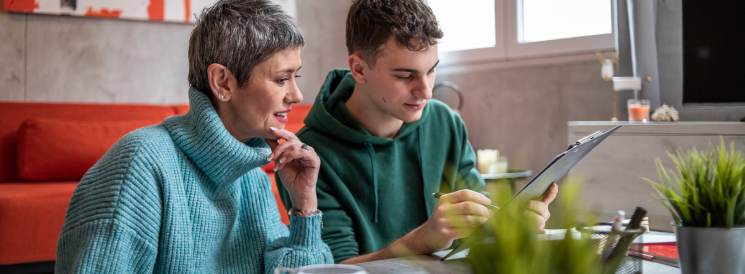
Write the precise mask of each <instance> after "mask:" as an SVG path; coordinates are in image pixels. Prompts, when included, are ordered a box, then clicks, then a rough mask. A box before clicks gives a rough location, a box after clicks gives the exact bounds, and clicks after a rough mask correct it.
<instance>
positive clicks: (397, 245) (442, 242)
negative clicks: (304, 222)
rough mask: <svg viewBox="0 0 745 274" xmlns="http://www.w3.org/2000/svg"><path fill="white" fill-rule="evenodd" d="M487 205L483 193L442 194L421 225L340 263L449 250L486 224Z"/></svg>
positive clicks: (458, 192) (466, 191)
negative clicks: (393, 240)
mask: <svg viewBox="0 0 745 274" xmlns="http://www.w3.org/2000/svg"><path fill="white" fill-rule="evenodd" d="M490 204H491V200H489V198H486V196H484V194H481V193H478V192H474V191H472V190H461V191H457V192H453V193H450V194H446V195H442V197H440V200H438V201H437V205H435V209H434V210H433V211H432V217H430V218H429V220H427V222H425V223H424V224H423V225H421V226H420V227H418V228H416V229H414V231H412V232H409V233H408V234H406V235H405V236H403V237H402V238H400V239H398V240H397V241H395V242H393V243H392V244H391V245H389V246H388V247H386V248H384V249H381V250H378V251H376V252H373V253H368V254H364V255H360V256H357V257H354V258H349V259H346V260H344V261H342V262H341V263H342V264H358V263H364V262H369V261H376V260H384V259H390V258H395V257H400V256H405V255H410V254H432V253H435V252H437V251H440V250H443V249H445V248H448V247H450V245H452V244H453V240H455V239H460V238H463V237H466V236H468V235H470V234H471V232H473V230H474V229H476V228H477V227H478V226H480V225H481V224H483V223H484V222H486V220H488V219H489V217H490V216H491V214H492V213H491V211H489V209H487V207H486V206H484V205H490Z"/></svg>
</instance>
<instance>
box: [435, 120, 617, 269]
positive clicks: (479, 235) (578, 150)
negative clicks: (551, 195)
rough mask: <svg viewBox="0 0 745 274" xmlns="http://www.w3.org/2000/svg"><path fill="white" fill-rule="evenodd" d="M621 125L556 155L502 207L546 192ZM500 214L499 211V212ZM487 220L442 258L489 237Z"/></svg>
mask: <svg viewBox="0 0 745 274" xmlns="http://www.w3.org/2000/svg"><path fill="white" fill-rule="evenodd" d="M620 127H621V126H620V125H618V126H616V127H614V128H612V129H610V130H608V131H606V132H605V133H603V134H601V135H598V136H595V137H594V138H592V139H590V140H588V141H586V142H584V143H581V144H579V145H573V146H571V147H570V149H569V150H567V151H565V152H563V153H561V154H559V155H558V156H556V157H555V158H554V159H553V160H552V161H551V162H550V163H549V164H548V165H547V166H546V167H544V168H543V170H541V172H538V174H536V175H535V177H533V179H531V180H530V182H528V184H526V185H525V186H524V187H523V188H522V189H520V190H519V191H518V192H517V193H515V195H513V196H512V198H510V200H508V201H507V202H506V203H505V204H504V205H502V207H505V206H524V205H525V204H526V203H527V202H528V201H530V200H533V199H536V198H538V197H541V195H543V193H545V192H546V190H547V189H548V187H549V186H550V185H551V183H553V182H558V181H559V179H561V177H564V175H565V174H567V172H569V170H570V169H571V168H572V167H574V165H576V164H577V163H578V162H579V161H580V160H582V158H584V157H585V155H587V154H588V153H590V151H591V150H592V149H594V148H595V147H596V146H598V145H599V144H600V143H601V142H602V141H603V140H605V138H607V137H608V136H609V135H611V134H612V133H613V132H615V131H616V130H617V129H618V128H620ZM497 214H498V212H497ZM489 223H490V222H488V221H487V222H486V223H485V224H484V225H482V226H480V227H479V228H477V229H476V231H474V232H473V233H471V235H469V236H468V237H466V238H463V239H461V240H460V244H459V245H458V246H456V247H455V249H453V251H451V252H450V253H448V255H446V256H445V257H443V258H442V260H445V259H447V258H449V257H450V256H452V255H455V254H457V253H459V252H461V251H463V250H465V249H466V248H469V247H471V246H473V245H474V244H477V243H479V242H481V241H482V240H483V239H485V238H488V235H490V234H491V233H490V232H491V231H493V228H491V227H490V226H489V225H488V224H489Z"/></svg>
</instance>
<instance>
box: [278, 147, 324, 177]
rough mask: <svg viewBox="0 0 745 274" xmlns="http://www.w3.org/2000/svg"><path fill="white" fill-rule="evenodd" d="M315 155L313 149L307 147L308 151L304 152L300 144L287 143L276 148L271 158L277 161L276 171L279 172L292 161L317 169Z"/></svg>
mask: <svg viewBox="0 0 745 274" xmlns="http://www.w3.org/2000/svg"><path fill="white" fill-rule="evenodd" d="M315 155H316V154H315V150H313V148H311V147H308V150H305V149H303V147H302V143H298V142H296V141H287V142H284V143H282V144H281V145H279V146H277V149H275V152H274V155H273V158H274V159H275V160H277V166H276V167H277V170H281V169H282V168H284V167H285V165H287V164H289V163H290V162H292V161H297V162H299V163H300V164H302V165H303V166H306V167H317V166H318V165H319V162H320V161H319V160H318V157H315Z"/></svg>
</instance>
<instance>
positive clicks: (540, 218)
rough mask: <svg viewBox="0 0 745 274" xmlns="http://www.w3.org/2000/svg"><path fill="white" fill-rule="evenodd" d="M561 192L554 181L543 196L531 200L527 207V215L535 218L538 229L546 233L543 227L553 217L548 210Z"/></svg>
mask: <svg viewBox="0 0 745 274" xmlns="http://www.w3.org/2000/svg"><path fill="white" fill-rule="evenodd" d="M557 193H559V186H558V185H556V183H552V184H551V186H550V187H549V188H548V190H546V193H543V195H542V196H541V198H539V199H538V200H534V201H530V202H529V203H528V207H527V208H526V209H525V213H524V214H525V215H526V216H528V217H533V218H535V221H536V224H537V225H538V229H539V230H540V231H541V232H542V233H545V231H544V230H543V227H545V226H546V221H548V218H550V217H551V213H550V212H548V205H549V204H550V203H551V202H553V201H554V199H556V194H557Z"/></svg>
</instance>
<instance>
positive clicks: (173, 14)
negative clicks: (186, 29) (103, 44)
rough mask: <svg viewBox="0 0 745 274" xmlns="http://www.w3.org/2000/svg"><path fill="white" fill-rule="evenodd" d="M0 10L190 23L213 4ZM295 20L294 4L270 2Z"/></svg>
mask: <svg viewBox="0 0 745 274" xmlns="http://www.w3.org/2000/svg"><path fill="white" fill-rule="evenodd" d="M2 1H3V10H5V11H9V12H25V13H39V14H52V15H71V16H89V17H107V18H121V19H132V20H149V21H167V22H182V23H190V22H191V23H193V22H195V21H196V14H199V13H201V11H202V9H204V8H205V7H208V6H210V5H212V4H213V3H215V2H216V0H2ZM273 2H275V3H277V4H279V5H281V6H282V7H283V9H284V10H285V11H287V12H289V13H290V15H291V16H293V17H294V16H295V14H292V13H294V11H295V0H274V1H273Z"/></svg>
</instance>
